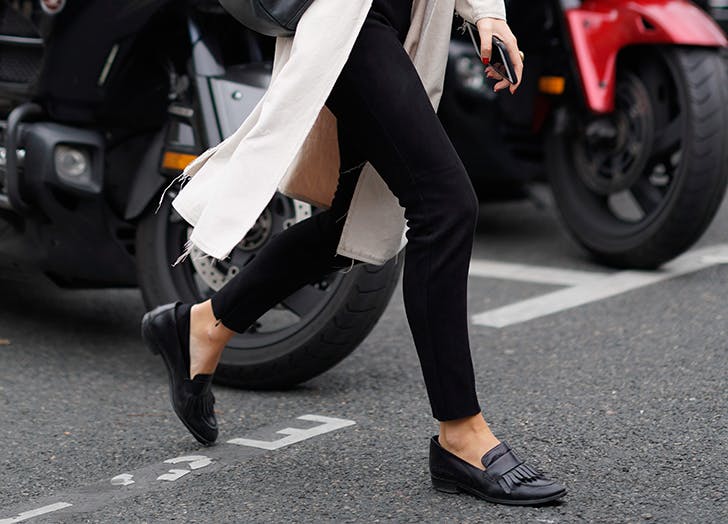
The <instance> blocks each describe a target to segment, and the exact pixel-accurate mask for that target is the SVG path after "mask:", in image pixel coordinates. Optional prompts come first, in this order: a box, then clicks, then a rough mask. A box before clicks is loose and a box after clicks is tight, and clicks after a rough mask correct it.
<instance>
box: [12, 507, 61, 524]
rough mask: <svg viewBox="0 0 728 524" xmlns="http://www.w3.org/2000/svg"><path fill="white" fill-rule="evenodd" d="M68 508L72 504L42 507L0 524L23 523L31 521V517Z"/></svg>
mask: <svg viewBox="0 0 728 524" xmlns="http://www.w3.org/2000/svg"><path fill="white" fill-rule="evenodd" d="M70 506H73V504H69V503H68V502H56V503H55V504H50V505H48V506H43V507H42V508H38V509H32V510H30V511H24V512H23V513H19V514H18V516H17V517H12V518H9V519H0V524H13V523H15V522H23V521H24V520H28V519H32V518H33V517H40V516H41V515H46V514H48V513H53V512H54V511H58V510H59V509H63V508H68V507H70Z"/></svg>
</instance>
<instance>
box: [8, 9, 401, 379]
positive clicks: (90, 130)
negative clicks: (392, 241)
mask: <svg viewBox="0 0 728 524" xmlns="http://www.w3.org/2000/svg"><path fill="white" fill-rule="evenodd" d="M57 4H58V5H60V6H63V5H64V4H65V2H58V3H57ZM47 11H48V9H47V8H46V9H43V8H42V4H41V3H40V2H38V1H37V0H33V1H31V0H16V1H9V2H8V1H5V2H2V3H0V252H1V253H2V257H3V261H4V263H5V264H8V263H17V264H32V265H33V266H35V267H38V268H40V269H41V270H42V271H43V272H45V273H46V274H47V275H49V276H50V277H51V278H52V279H53V280H55V281H56V282H57V283H58V284H60V285H62V286H66V287H92V286H96V287H103V286H137V285H138V286H139V287H140V288H141V291H142V294H143V297H144V301H145V303H146V305H147V306H148V307H150V308H151V307H152V306H154V305H157V304H160V303H165V302H170V301H174V300H179V299H182V300H185V301H199V300H203V299H205V298H207V297H209V296H210V295H211V294H212V293H213V292H214V291H215V290H217V289H220V288H221V287H222V286H224V285H225V283H226V282H227V281H228V280H229V279H231V278H232V277H233V276H234V275H235V274H236V273H237V272H238V271H239V270H240V269H241V268H242V267H244V266H245V264H247V263H248V262H249V261H250V260H251V259H252V258H253V257H255V255H256V253H257V252H258V251H259V250H260V249H262V248H263V246H265V245H266V243H267V242H269V241H270V239H271V238H272V237H273V236H275V235H276V234H278V233H280V232H281V231H283V230H284V229H286V228H287V227H290V226H291V225H292V224H295V223H296V222H298V221H300V220H303V219H305V218H306V217H308V216H310V215H311V214H312V213H316V212H318V211H319V210H317V209H314V208H312V207H311V206H310V205H308V204H305V203H303V202H300V201H296V200H293V199H290V198H287V197H284V196H282V195H280V194H279V195H276V196H275V197H274V198H273V199H272V201H271V202H270V204H269V205H268V207H267V208H266V210H265V211H264V212H263V214H262V215H261V216H260V218H259V219H258V221H257V223H256V224H255V227H253V229H252V230H251V231H250V232H249V233H248V235H247V236H246V237H245V239H243V240H242V242H240V244H239V245H238V246H237V248H236V249H235V250H234V252H233V253H232V255H231V258H230V260H226V261H225V262H210V261H209V260H208V259H202V258H200V257H199V256H198V253H194V252H193V253H192V254H191V256H190V257H189V258H188V261H186V262H185V263H184V264H181V265H179V266H177V267H174V268H172V267H171V264H172V263H173V262H174V261H175V259H176V257H177V256H178V255H179V254H180V253H181V251H182V249H183V245H184V243H185V241H186V240H187V238H188V235H189V233H190V228H189V227H188V225H187V224H186V223H185V222H184V221H183V220H182V219H181V218H180V216H179V215H177V213H176V212H175V211H174V210H173V208H172V206H171V199H172V197H173V196H174V191H172V192H169V194H168V197H167V198H165V200H164V201H163V202H161V207H160V209H159V212H158V213H155V209H156V208H157V205H158V199H159V196H160V194H161V190H162V189H163V187H165V186H166V185H167V184H168V182H169V179H170V178H171V177H173V176H175V175H177V174H179V173H180V171H181V169H182V168H183V167H184V166H185V165H186V164H187V163H189V162H190V161H191V159H192V158H194V157H195V155H197V154H199V153H200V152H202V151H204V150H205V149H206V148H207V147H209V146H210V145H213V144H216V143H218V142H219V141H220V140H221V139H223V138H224V137H225V136H227V135H228V134H230V133H232V132H233V131H234V130H235V129H236V128H237V127H238V126H239V125H240V123H241V122H242V120H243V119H244V118H245V117H246V116H247V115H248V114H249V113H250V111H251V110H252V108H253V107H254V106H255V105H256V103H257V102H258V101H259V100H260V98H261V96H262V94H263V93H264V91H265V89H266V87H267V85H268V82H269V79H270V72H271V63H272V58H273V46H274V42H273V41H272V40H271V39H269V38H265V37H261V36H258V35H256V34H254V33H252V32H250V31H247V30H245V29H243V28H242V27H241V26H240V25H238V24H237V23H236V22H234V21H233V20H232V18H230V17H229V16H228V15H227V14H226V13H225V12H223V10H222V9H221V8H220V7H219V5H218V4H217V2H216V1H187V2H179V1H171V0H142V1H136V2H68V4H67V5H65V7H64V8H63V9H62V10H60V11H59V12H57V13H55V14H49V13H48V12H47ZM291 263H295V261H291ZM401 265H402V257H399V263H397V262H395V261H392V262H390V263H388V264H386V265H384V266H374V265H362V266H357V267H355V268H353V269H352V270H351V271H349V272H343V271H342V272H334V273H331V274H329V275H326V276H325V277H324V278H322V279H321V280H317V281H315V282H310V283H309V284H308V285H306V286H304V287H303V288H302V289H300V290H299V291H297V292H296V293H294V294H293V295H291V296H289V297H288V298H286V299H285V300H284V301H282V302H281V303H280V304H279V305H277V306H276V307H274V308H273V309H271V310H270V311H268V312H267V313H266V314H265V315H263V316H262V317H261V318H259V319H258V320H257V321H256V322H255V325H253V326H252V327H251V328H250V329H249V330H248V331H247V332H245V333H243V334H240V335H239V336H236V337H235V339H234V340H233V341H232V342H231V344H230V348H229V350H228V351H226V352H225V354H224V357H223V360H222V362H221V364H220V367H219V369H218V372H217V373H216V379H217V380H218V381H219V382H221V383H225V384H230V385H234V386H244V387H258V388H266V387H267V388H270V387H282V386H288V385H291V384H296V383H299V382H302V381H305V380H307V379H309V378H311V377H313V376H315V375H318V374H320V373H322V372H323V371H325V370H326V369H328V368H330V367H331V366H333V365H335V364H336V363H337V362H339V361H340V360H341V359H343V358H344V357H345V356H346V355H348V354H349V353H350V352H351V351H352V350H353V349H354V348H356V347H357V345H358V344H359V343H360V342H361V341H362V340H363V339H364V337H365V336H366V335H367V334H368V333H369V331H370V330H371V329H372V328H373V326H374V325H375V323H376V322H377V320H378V319H379V317H380V316H381V314H382V312H383V311H384V308H385V307H386V305H387V303H388V302H389V299H390V297H391V295H392V292H393V290H394V288H395V287H396V284H397V280H398V277H399V273H400V269H401Z"/></svg>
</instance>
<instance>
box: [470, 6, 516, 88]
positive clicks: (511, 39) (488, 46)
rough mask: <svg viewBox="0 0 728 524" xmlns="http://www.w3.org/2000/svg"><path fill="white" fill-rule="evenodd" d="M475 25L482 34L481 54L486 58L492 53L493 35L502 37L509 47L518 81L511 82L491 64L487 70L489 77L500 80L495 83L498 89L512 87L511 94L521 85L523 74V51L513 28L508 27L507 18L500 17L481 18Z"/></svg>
mask: <svg viewBox="0 0 728 524" xmlns="http://www.w3.org/2000/svg"><path fill="white" fill-rule="evenodd" d="M475 25H476V26H477V27H478V34H479V35H480V56H482V57H483V58H484V59H485V58H487V59H488V61H490V57H491V53H492V51H493V49H492V47H493V35H495V36H497V37H498V38H500V39H501V40H502V41H503V43H504V44H505V45H506V47H507V48H508V54H509V56H510V58H511V62H513V67H514V68H515V70H516V71H515V73H516V78H518V83H517V84H511V83H510V82H508V80H505V79H504V78H503V77H502V76H501V75H499V74H498V73H497V72H496V71H495V69H493V68H492V67H490V66H489V67H487V68H486V69H485V71H486V74H487V76H488V78H493V79H495V80H498V83H497V84H496V85H495V90H496V91H500V90H501V89H505V88H506V87H510V91H511V94H513V93H515V92H516V89H518V86H519V85H521V77H522V76H523V59H522V58H521V53H520V51H519V50H518V42H517V41H516V37H515V36H514V35H513V32H512V31H511V28H510V27H508V24H507V23H506V21H505V20H500V19H498V18H481V19H479V20H478V21H477V22H476V24H475ZM484 62H485V60H484Z"/></svg>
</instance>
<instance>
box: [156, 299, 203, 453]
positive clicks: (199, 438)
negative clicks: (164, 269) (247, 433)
mask: <svg viewBox="0 0 728 524" xmlns="http://www.w3.org/2000/svg"><path fill="white" fill-rule="evenodd" d="M164 308H165V306H160V307H158V308H156V309H154V310H152V311H149V312H147V313H145V314H144V317H143V318H142V340H143V341H144V344H145V345H146V347H147V349H148V350H149V352H150V353H152V355H161V357H162V361H163V362H164V367H165V368H167V376H168V377H169V401H170V403H171V404H172V409H173V410H174V413H175V415H177V418H178V419H180V420H181V421H182V424H184V425H185V427H186V428H187V430H188V431H189V432H190V433H192V436H193V437H195V439H196V440H197V441H198V442H199V443H200V444H203V445H205V446H211V445H213V444H214V443H215V441H214V440H209V439H207V438H205V437H203V436H202V435H200V434H199V433H198V432H197V430H196V429H195V428H193V427H192V426H190V425H189V424H188V423H187V421H186V420H185V419H184V417H182V415H180V412H179V411H178V410H177V404H175V402H174V386H175V384H174V371H173V370H172V365H171V364H170V363H169V361H168V360H167V355H166V353H165V352H164V350H163V347H164V346H163V344H162V343H161V342H160V341H159V339H157V336H156V335H155V333H154V329H153V327H152V322H151V321H152V318H153V317H154V316H155V315H157V314H158V313H160V310H162V309H164Z"/></svg>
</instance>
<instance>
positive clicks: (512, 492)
mask: <svg viewBox="0 0 728 524" xmlns="http://www.w3.org/2000/svg"><path fill="white" fill-rule="evenodd" d="M437 437H438V436H437V435H435V436H434V437H432V439H430V474H431V475H432V485H433V486H434V487H435V489H437V490H439V491H444V492H446V493H458V492H461V491H462V492H466V493H470V494H471V495H475V496H476V497H479V498H481V499H483V500H487V501H488V502H495V503H497V504H511V505H514V506H534V505H538V504H545V503H547V502H551V501H553V500H556V499H558V498H561V497H563V496H564V495H566V488H565V487H564V486H562V485H561V484H559V483H558V482H556V481H555V480H551V479H548V478H546V476H545V475H544V474H543V473H541V472H540V471H538V470H536V469H535V468H533V467H532V466H528V465H527V464H525V463H524V462H523V461H522V460H521V459H520V458H519V457H518V455H516V453H515V451H513V450H512V449H511V448H510V446H508V444H506V443H505V442H501V443H500V444H498V445H497V446H496V447H494V448H493V449H491V450H490V451H488V453H486V454H485V455H483V458H482V459H481V461H482V462H483V466H485V471H483V470H482V469H480V468H476V467H475V466H473V465H471V464H469V463H468V462H466V461H464V460H463V459H461V458H460V457H458V456H456V455H453V454H452V453H450V452H449V451H448V450H446V449H445V448H443V447H442V446H441V445H440V442H439V440H438V438H437Z"/></svg>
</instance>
